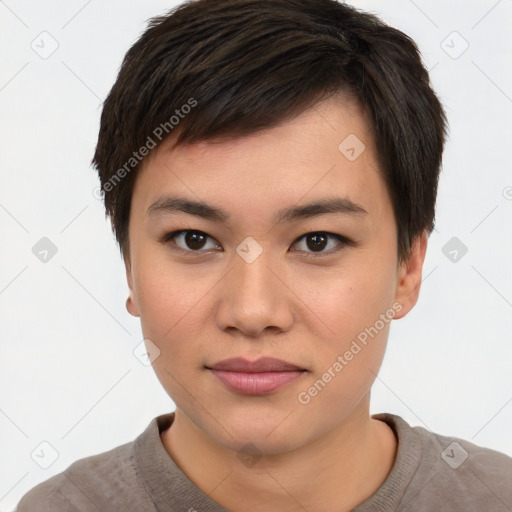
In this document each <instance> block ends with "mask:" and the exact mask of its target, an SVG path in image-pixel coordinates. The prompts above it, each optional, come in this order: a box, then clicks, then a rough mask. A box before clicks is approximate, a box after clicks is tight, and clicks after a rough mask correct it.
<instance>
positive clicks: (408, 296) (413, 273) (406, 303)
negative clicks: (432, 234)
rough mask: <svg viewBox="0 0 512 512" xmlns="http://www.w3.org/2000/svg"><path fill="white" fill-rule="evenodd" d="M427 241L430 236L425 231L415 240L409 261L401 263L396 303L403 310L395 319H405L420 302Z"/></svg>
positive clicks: (400, 310) (399, 311)
mask: <svg viewBox="0 0 512 512" xmlns="http://www.w3.org/2000/svg"><path fill="white" fill-rule="evenodd" d="M427 239H428V234H427V232H426V231H423V233H422V234H421V235H420V236H418V237H416V239H415V240H414V242H413V244H412V248H411V254H410V257H409V259H408V260H407V261H404V262H402V263H400V266H399V268H398V273H397V283H396V292H395V302H397V303H398V304H400V305H401V308H400V309H399V310H398V311H397V313H396V315H395V316H394V318H395V319H399V318H403V317H404V316H405V315H406V314H407V313H409V311H411V309H412V308H413V307H414V305H415V304H416V302H417V301H418V296H419V293H420V287H421V275H422V270H423V262H424V261H425V253H426V251H427Z"/></svg>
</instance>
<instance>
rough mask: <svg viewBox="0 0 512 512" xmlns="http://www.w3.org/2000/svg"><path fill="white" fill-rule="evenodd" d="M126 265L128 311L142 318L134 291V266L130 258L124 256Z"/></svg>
mask: <svg viewBox="0 0 512 512" xmlns="http://www.w3.org/2000/svg"><path fill="white" fill-rule="evenodd" d="M124 265H125V269H126V281H127V283H128V289H129V295H128V298H127V299H126V309H127V310H128V313H130V315H132V316H140V313H139V308H138V306H137V301H136V300H135V294H134V289H133V275H132V265H131V262H130V258H129V257H128V256H127V255H125V256H124Z"/></svg>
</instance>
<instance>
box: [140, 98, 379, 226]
mask: <svg viewBox="0 0 512 512" xmlns="http://www.w3.org/2000/svg"><path fill="white" fill-rule="evenodd" d="M165 194H170V195H179V196H181V197H187V198H189V199H191V200H196V201H202V202H205V203H208V204H212V203H213V204H212V205H216V206H224V209H228V210H231V211H232V212H233V214H234V215H253V216H254V215H257V216H258V217H261V218H262V217H263V216H265V215H267V216H268V217H269V218H270V217H273V216H274V215H275V212H276V211H278V210H282V207H283V205H291V204H298V203H301V202H302V203H307V202H309V201H312V200H315V199H320V198H326V197H332V196H333V195H334V194H335V195H336V196H342V197H346V198H347V199H349V200H351V201H352V202H354V203H357V204H361V205H362V206H363V208H364V209H365V210H367V211H369V212H370V213H371V211H373V213H374V214H375V215H379V214H382V210H383V208H385V207H387V206H389V204H388V205H386V202H388V203H389V197H388V195H387V191H386V189H385V184H384V180H383V179H382V176H381V173H380V171H379V169H378V165H377V159H376V155H375V149H374V141H373V138H372V136H371V130H370V129H369V126H368V123H367V121H366V118H365V116H364V114H363V112H362V110H361V108H360V107H359V105H358V104H357V103H355V102H353V101H348V100H345V101H343V100H340V99H339V98H338V97H335V98H332V99H330V100H327V101H324V102H322V103H320V104H318V105H316V106H315V107H314V108H311V109H309V110H307V111H305V112H303V113H302V114H301V115H299V116H298V117H295V118H293V119H292V120H290V121H287V122H285V123H282V124H281V125H279V126H277V127H275V128H271V129H267V130H263V131H260V132H256V133H253V134H251V135H248V136H243V137H239V138H235V139H233V138H232V139H224V140H222V139H212V140H207V141H201V142H197V143H193V144H183V145H180V146H177V147H173V140H172V139H169V140H168V141H165V142H164V143H163V144H162V145H160V146H159V147H158V148H157V149H156V150H154V151H153V152H152V153H151V154H150V155H149V157H148V158H147V160H146V161H145V162H144V165H143V166H142V168H141V169H140V171H139V174H138V176H137V179H136V183H135V187H134V191H133V203H135V207H137V208H139V209H140V210H144V211H147V210H148V209H149V208H150V207H151V205H152V204H154V203H155V201H157V200H159V199H160V198H162V197H163V196H165Z"/></svg>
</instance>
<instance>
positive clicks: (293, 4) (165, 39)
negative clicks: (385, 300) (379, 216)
mask: <svg viewBox="0 0 512 512" xmlns="http://www.w3.org/2000/svg"><path fill="white" fill-rule="evenodd" d="M338 92H346V93H349V94H351V95H354V96H355V98H357V100H358V101H359V103H360V105H361V106H362V108H363V110H364V111H365V113H366V114H367V117H368V119H369V121H370V123H371V126H370V129H371V132H372V133H373V135H374V139H375V140H374V144H375V148H376V150H377V159H378V163H379V167H380V169H381V171H382V175H383V177H384V180H385V183H386V186H387V188H388V191H389V194H390V197H391V202H392V206H393V210H394V214H395V219H396V223H397V237H398V239H397V247H398V259H399V261H404V260H406V259H407V258H408V257H409V255H410V251H411V248H412V244H413V241H414V240H415V238H416V237H417V236H419V235H421V233H422V232H423V231H424V230H427V231H428V233H430V232H431V231H432V229H433V228H434V219H435V203H436V195H437V185H438V177H439V172H440V168H441V159H442V152H443V146H444V142H445V136H446V119H445V114H444V111H443V108H442V106H441V104H440V101H439V99H438V98H437V96H436V94H435V92H434V91H433V89H432V88H431V86H430V82H429V77H428V73H427V71H426V69H425V68H424V66H423V64H422V62H421V56H420V53H419V50H418V48H417V46H416V44H415V43H414V41H413V40H412V39H410V38H409V37H408V36H407V35H405V34H404V33H402V32H401V31H399V30H397V29H395V28H392V27H389V26H388V25H386V24H385V23H384V22H382V21H381V20H380V19H379V18H377V17H376V16H374V15H372V14H369V13H366V12H362V11H359V10H357V9H355V8H354V7H351V6H348V5H346V4H344V3H339V2H337V1H336V0H215V1H213V0H194V1H188V2H185V3H183V4H181V5H180V6H178V7H176V8H174V9H172V10H171V11H170V12H169V13H168V14H167V15H164V16H159V17H155V18H152V19H151V20H150V21H149V24H148V28H147V29H146V31H145V32H144V33H143V34H142V36H141V37H140V38H139V39H138V41H137V42H136V43H135V44H134V45H133V46H132V47H131V48H130V50H129V51H128V52H127V54H126V56H125V58H124V60H123V63H122V65H121V68H120V71H119V74H118V76H117V79H116V82H115V84H114V86H113V87H112V89H111V91H110V93H109V94H108V96H107V98H106V100H105V102H104V105H103V111H102V115H101V123H100V130H99V135H98V143H97V146H96V151H95V154H94V158H93V165H94V166H95V167H96V169H97V171H98V174H99V177H100V183H101V190H102V191H103V194H104V203H105V211H106V216H107V217H110V221H111V224H112V228H113V231H114V233H115V236H116V239H117V241H118V243H119V247H120V250H121V252H122V254H123V256H124V257H125V259H126V255H127V254H128V244H129V241H128V226H129V217H130V206H131V197H132V191H133V186H134V183H135V178H136V176H137V171H139V170H140V167H141V163H143V162H144V161H145V156H144V155H145V154H146V155H147V152H146V151H145V150H144V148H145V149H146V150H149V151H150V150H152V149H154V148H155V147H157V146H159V145H160V143H161V142H162V141H163V140H166V139H168V138H169V137H173V139H175V145H176V146H178V145H180V144H185V143H194V142H199V141H205V140H209V139H219V138H220V139H229V138H237V137H243V136H244V135H249V134H254V133H256V132H258V131H260V130H263V129H268V128H273V127H276V126H278V125H279V124H281V123H283V122H285V121H288V120H290V119H293V118H294V117H296V116H297V115H299V114H301V113H302V112H304V111H306V110H307V109H308V108H310V107H312V106H314V105H315V104H317V103H318V102H320V101H322V100H324V99H327V98H329V97H331V96H332V95H333V94H336V93H338ZM340 142H341V141H340ZM118 178H119V179H118Z"/></svg>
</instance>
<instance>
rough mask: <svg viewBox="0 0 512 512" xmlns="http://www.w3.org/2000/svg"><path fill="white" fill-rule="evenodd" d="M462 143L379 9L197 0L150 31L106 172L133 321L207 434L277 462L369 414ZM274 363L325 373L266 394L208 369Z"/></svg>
mask: <svg viewBox="0 0 512 512" xmlns="http://www.w3.org/2000/svg"><path fill="white" fill-rule="evenodd" d="M444 137H445V118H444V113H443V110H442V107H441V105H440V103H439V100H438V99H437V97H436V95H435V93H434V92H433V91H432V89H431V87H430V84H429V79H428V75H427V72H426V70H425V69H424V67H423V65H422V63H421V59H420V56H419V52H418V49H417V47H416V46H415V44H414V42H413V41H412V40H411V39H409V38H408V37H407V36H406V35H404V34H403V33H401V32H400V31H398V30H396V29H393V28H391V27H388V26H387V25H385V24H384V23H382V22H381V21H380V20H378V19H377V18H376V17H374V16H372V15H370V14H367V13H362V12H359V11H357V10H356V9H354V8H352V7H349V6H346V5H344V4H340V3H338V2H336V1H334V0H307V1H306V0H220V1H216V2H211V1H209V0H196V1H193V2H188V3H185V4H183V5H181V6H179V7H178V8H176V9H174V10H173V11H171V12H170V13H169V14H168V15H166V16H162V17H159V18H155V19H153V20H151V21H150V24H149V28H148V29H147V30H146V32H145V33H144V34H143V35H142V36H141V37H140V39H139V40H138V41H137V42H136V43H135V44H134V45H133V47H132V48H131V49H130V50H129V51H128V53H127V55H126V57H125V59H124V61H123V64H122V66H121V70H120V72H119V75H118V77H117V80H116V83H115V84H114V86H113V88H112V90H111V92H110V94H109V95H108V97H107V99H106V101H105V104H104V108H103V113H102V117H101V127H100V133H99V138H98V144H97V148H96V153H95V156H94V161H93V163H94V165H95V166H96V168H97V169H98V172H99V175H100V181H101V186H102V190H103V193H104V201H105V207H106V213H107V215H108V216H109V217H110V219H111V222H112V226H113V229H114V232H115V235H116V238H117V241H118V243H119V246H120V249H121V252H122V255H123V257H124V261H125V264H126V271H127V279H128V284H129V287H130V298H129V302H128V306H129V311H130V312H131V313H132V314H134V315H136V316H140V318H141V324H142V330H143V334H144V337H145V338H147V339H149V340H151V343H152V344H154V345H155V346H156V347H157V348H158V350H159V351H160V354H159V356H158V357H157V358H156V359H154V361H153V367H154V369H155V371H156V373H157V376H158V378H159V379H160V381H161V382H162V384H163V386H164V388H165V389H166V391H167V392H168V393H169V395H170V396H171V398H172V399H173V400H174V402H175V403H176V405H177V407H178V408H179V409H180V410H181V411H183V412H184V414H186V416H187V417H188V418H189V419H190V420H191V421H192V423H193V424H195V425H196V426H197V427H198V428H199V429H201V431H203V432H205V433H206V434H208V435H209V436H210V437H211V438H212V439H215V440H217V441H219V442H220V443H222V444H224V445H225V446H228V447H230V448H233V449H235V450H236V449H237V448H238V447H239V446H240V445H241V444H244V443H245V442H252V443H255V442H256V443H257V444H258V446H259V447H260V448H259V449H260V450H261V451H268V452H269V453H271V452H277V451H282V450H287V449H292V448H293V447H298V446H300V445H301V444H304V443H306V442H308V440H309V441H311V440H313V439H316V438H318V437H320V436H321V435H322V434H323V433H325V432H328V431H330V430H332V428H334V427H335V426H336V425H339V424H340V423H342V422H343V421H345V420H346V419H347V418H349V417H350V416H351V415H352V414H354V412H356V411H357V410H358V407H362V405H361V404H363V405H365V406H366V405H367V400H368V398H369V392H370V388H371V385H372V383H373V381H374V379H375V375H376V373H377V372H378V369H379V367H380V365H381V362H382V358H383V355H384V351H385V345H386V341H387V337H388V333H389V326H390V321H391V319H393V318H395V319H396V318H401V317H402V316H404V315H405V314H407V312H408V311H409V310H410V309H411V308H412V307H413V306H414V304H415V303H416V300H417V296H418V292H419V285H420V282H421V269H422V264H423V259H424V255H425V250H426V243H427V236H428V234H429V233H430V232H431V230H432V229H433V226H434V211H435V199H436V193H437V182H438V175H439V170H440V165H441V155H442V149H443V143H444ZM313 203H315V204H313ZM183 230H191V231H188V232H183ZM304 235H307V236H304ZM333 235H334V236H333ZM260 356H270V357H276V358H280V359H284V360H286V361H288V362H291V363H293V364H295V365H297V366H299V367H300V368H302V369H303V370H305V371H304V372H303V375H301V376H300V378H299V379H297V380H296V381H294V382H291V383H289V384H288V385H286V386H284V387H282V388H280V389H279V390H276V391H275V392H272V393H269V394H265V395H258V396H254V395H251V396H247V395H240V394H238V393H236V392H233V391H230V390H228V389H226V387H225V386H224V385H223V384H221V383H220V382H219V381H218V380H217V379H216V378H215V377H214V376H213V375H212V373H211V371H210V370H208V367H210V366H211V365H213V364H214V363H216V362H218V361H220V360H221V359H226V358H230V357H244V358H246V359H250V360H255V359H258V358H259V357H260ZM340 356H341V359H340ZM336 363H337V364H336ZM315 389H316V391H315ZM287 413H288V415H289V416H288V419H287V420H286V421H285V422H283V418H284V417H285V416H286V414H287ZM221 417H222V418H224V419H223V420H222V422H221V423H219V421H218V420H217V419H216V418H221ZM282 422H283V423H282ZM277 425H281V426H280V427H279V428H276V427H277ZM270 431H272V435H268V433H269V432H270Z"/></svg>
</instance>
